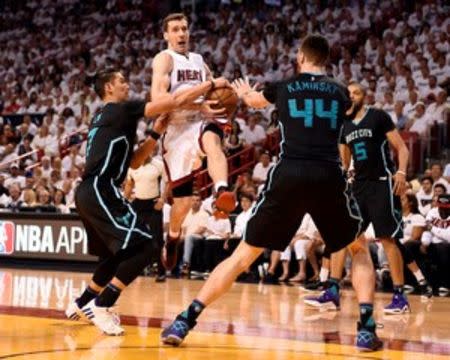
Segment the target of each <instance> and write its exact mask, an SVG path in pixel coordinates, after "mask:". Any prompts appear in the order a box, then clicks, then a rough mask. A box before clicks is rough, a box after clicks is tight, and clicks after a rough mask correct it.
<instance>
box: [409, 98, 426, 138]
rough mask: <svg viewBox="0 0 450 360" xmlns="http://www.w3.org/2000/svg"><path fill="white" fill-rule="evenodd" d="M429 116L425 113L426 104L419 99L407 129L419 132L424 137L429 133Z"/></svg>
mask: <svg viewBox="0 0 450 360" xmlns="http://www.w3.org/2000/svg"><path fill="white" fill-rule="evenodd" d="M429 124H430V121H429V118H428V116H427V115H426V114H425V104H424V103H423V102H422V101H419V102H418V103H417V104H416V107H415V112H414V115H413V116H412V117H411V119H410V121H409V123H408V124H407V125H406V129H407V130H409V131H413V132H416V133H418V134H419V135H420V136H421V137H422V138H426V137H428V135H429Z"/></svg>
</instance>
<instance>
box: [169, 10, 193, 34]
mask: <svg viewBox="0 0 450 360" xmlns="http://www.w3.org/2000/svg"><path fill="white" fill-rule="evenodd" d="M174 20H186V21H187V22H189V20H188V18H187V16H186V15H184V14H183V13H173V14H169V15H167V16H166V17H165V18H164V20H163V30H164V32H166V31H167V30H168V29H169V22H171V21H174Z"/></svg>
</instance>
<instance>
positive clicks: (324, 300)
mask: <svg viewBox="0 0 450 360" xmlns="http://www.w3.org/2000/svg"><path fill="white" fill-rule="evenodd" d="M303 301H304V302H305V304H308V305H310V306H313V307H315V308H317V309H320V310H330V311H336V310H339V293H337V292H336V291H334V290H333V289H332V288H328V289H326V290H325V291H324V292H322V293H321V294H320V295H319V296H308V297H305V299H304V300H303Z"/></svg>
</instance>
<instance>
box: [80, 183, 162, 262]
mask: <svg viewBox="0 0 450 360" xmlns="http://www.w3.org/2000/svg"><path fill="white" fill-rule="evenodd" d="M75 203H76V206H77V211H78V213H79V215H80V217H81V220H82V222H83V225H84V227H85V229H86V233H87V237H88V248H89V253H90V254H91V255H96V256H100V257H108V256H111V255H114V254H116V253H117V252H118V251H120V250H125V249H127V248H131V247H134V246H136V245H139V244H142V242H145V241H152V243H154V241H153V237H152V234H151V233H150V227H149V225H148V224H146V223H145V221H143V219H142V218H141V216H138V214H137V213H136V211H135V210H134V209H133V208H132V206H131V205H130V203H129V202H128V201H127V200H126V199H125V198H123V196H122V195H121V194H120V193H119V190H118V189H117V188H116V187H115V186H114V185H113V184H112V183H111V182H110V181H105V182H102V181H101V180H99V178H98V177H95V178H89V179H86V180H83V181H82V182H81V183H80V185H79V186H78V188H77V191H76V194H75ZM156 248H157V244H155V249H156Z"/></svg>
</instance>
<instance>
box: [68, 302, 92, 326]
mask: <svg viewBox="0 0 450 360" xmlns="http://www.w3.org/2000/svg"><path fill="white" fill-rule="evenodd" d="M65 313H66V316H67V318H68V319H69V320H74V321H78V320H84V321H86V322H90V320H89V319H88V318H86V316H84V313H83V311H82V310H81V309H80V308H79V307H78V304H77V302H76V301H75V300H74V301H72V302H71V303H70V304H69V305H68V306H67V308H66V311H65Z"/></svg>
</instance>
